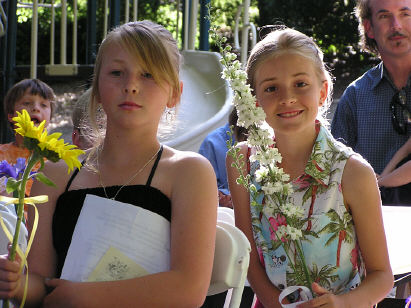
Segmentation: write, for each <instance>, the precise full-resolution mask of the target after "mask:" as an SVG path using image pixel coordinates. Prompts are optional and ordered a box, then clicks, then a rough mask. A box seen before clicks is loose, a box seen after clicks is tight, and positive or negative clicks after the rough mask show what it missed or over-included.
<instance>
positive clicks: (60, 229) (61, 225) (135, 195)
mask: <svg viewBox="0 0 411 308" xmlns="http://www.w3.org/2000/svg"><path fill="white" fill-rule="evenodd" d="M162 152H163V147H162V146H161V149H160V151H159V152H158V154H157V158H156V160H155V162H154V165H153V167H152V168H151V172H150V175H149V177H148V179H147V182H146V184H145V185H128V186H124V187H123V188H122V189H121V190H120V192H119V193H118V195H117V197H116V200H117V201H121V202H124V203H129V204H133V205H135V206H139V207H141V208H144V209H146V210H149V211H151V212H154V213H157V214H158V215H161V216H163V217H164V218H165V219H167V220H168V221H171V200H170V199H169V198H168V197H167V196H166V195H165V194H164V193H163V192H161V191H160V190H159V189H157V188H155V187H152V186H150V185H151V181H152V179H153V177H154V173H155V171H156V168H157V165H158V162H159V161H160V158H161V154H162ZM77 174H78V169H76V170H75V171H74V172H73V175H72V176H71V177H70V179H69V181H68V182H67V186H66V189H65V191H64V192H63V193H62V194H61V195H60V196H59V198H58V199H57V202H56V208H55V211H54V216H53V226H52V232H53V233H52V234H53V245H54V248H55V250H56V254H57V268H56V275H57V276H56V277H60V274H61V270H62V269H63V265H64V261H65V259H66V256H67V251H68V249H69V247H70V243H71V237H72V235H73V232H74V228H75V226H76V223H77V219H78V217H79V215H80V212H81V209H82V207H83V202H84V199H85V197H86V195H87V194H92V195H96V196H100V197H103V198H105V197H106V196H105V193H104V190H103V188H102V187H93V188H84V189H77V190H69V188H70V185H71V183H72V182H73V180H74V178H75V177H76V175H77ZM119 188H120V186H119V185H116V186H109V187H106V192H107V195H108V196H114V195H115V194H116V192H117V191H118V190H119Z"/></svg>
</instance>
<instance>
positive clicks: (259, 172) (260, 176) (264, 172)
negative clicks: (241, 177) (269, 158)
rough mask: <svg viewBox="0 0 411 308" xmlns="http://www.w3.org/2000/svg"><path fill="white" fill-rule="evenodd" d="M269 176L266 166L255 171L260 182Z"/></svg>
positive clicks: (256, 178)
mask: <svg viewBox="0 0 411 308" xmlns="http://www.w3.org/2000/svg"><path fill="white" fill-rule="evenodd" d="M267 176H268V168H266V167H264V166H261V167H260V169H258V170H257V171H256V172H255V180H256V181H257V182H258V183H261V182H262V181H263V180H264V179H265V178H266V177H267Z"/></svg>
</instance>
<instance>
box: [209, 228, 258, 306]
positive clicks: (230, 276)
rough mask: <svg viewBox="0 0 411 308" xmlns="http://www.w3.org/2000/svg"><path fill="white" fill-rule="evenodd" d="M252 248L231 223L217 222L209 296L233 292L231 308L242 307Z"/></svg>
mask: <svg viewBox="0 0 411 308" xmlns="http://www.w3.org/2000/svg"><path fill="white" fill-rule="evenodd" d="M250 251H251V246H250V242H249V241H248V239H247V237H246V236H245V235H244V233H243V232H242V231H241V230H240V229H238V228H237V227H235V226H234V225H232V224H230V223H226V222H223V221H218V222H217V235H216V243H215V254H214V264H213V272H212V275H211V282H210V287H209V289H208V294H207V295H214V294H218V293H222V292H224V291H227V290H229V289H231V288H232V289H233V290H232V294H231V298H230V300H229V307H230V308H237V307H239V306H240V303H241V297H242V294H243V289H244V283H245V280H246V277H247V271H248V265H249V262H250Z"/></svg>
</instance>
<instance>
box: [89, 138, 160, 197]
mask: <svg viewBox="0 0 411 308" xmlns="http://www.w3.org/2000/svg"><path fill="white" fill-rule="evenodd" d="M162 148H163V146H162V145H160V147H159V148H158V150H157V151H156V152H155V153H154V155H153V156H151V157H150V159H149V160H148V161H147V162H146V163H145V164H144V165H143V167H141V168H140V169H138V170H137V172H136V173H134V174H133V175H132V176H131V178H129V179H128V180H127V181H126V182H125V183H124V184H123V185H121V187H120V188H119V189H118V190H117V192H116V193H115V195H114V197H112V198H109V196H108V195H107V192H106V187H105V186H104V184H103V181H102V179H101V172H100V163H99V155H98V152H99V151H97V152H96V155H97V172H98V181H99V183H100V186H101V187H102V188H103V191H104V195H105V196H106V198H107V199H111V200H116V197H117V195H118V194H119V192H120V191H121V190H122V189H123V187H124V186H126V185H128V184H129V183H130V182H131V181H132V180H134V178H135V177H136V176H137V175H138V174H139V173H140V172H141V171H143V170H144V168H145V167H147V165H148V164H149V163H150V162H151V161H152V160H153V159H154V157H156V156H157V155H158V153H159V152H160V151H161V149H162Z"/></svg>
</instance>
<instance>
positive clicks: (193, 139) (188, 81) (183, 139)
mask: <svg viewBox="0 0 411 308" xmlns="http://www.w3.org/2000/svg"><path fill="white" fill-rule="evenodd" d="M182 54H183V65H182V69H181V72H180V78H181V79H182V81H183V94H182V98H181V102H180V105H179V106H178V107H177V112H176V116H175V117H174V119H172V118H173V116H168V115H165V116H164V119H162V124H161V126H160V129H159V139H160V142H162V143H164V144H167V145H169V146H171V147H173V148H175V149H179V150H190V151H194V152H197V151H198V149H199V147H200V144H201V142H202V141H203V139H204V138H205V136H206V135H207V134H208V133H209V132H211V131H212V130H214V129H215V128H217V127H220V126H223V125H224V124H225V123H226V122H227V120H228V114H229V113H230V111H231V109H232V105H231V101H232V99H233V94H232V91H231V89H230V88H229V85H228V83H227V81H225V80H223V79H222V78H221V70H222V66H221V64H220V62H219V58H220V55H219V54H218V53H215V52H207V51H183V52H182Z"/></svg>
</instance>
